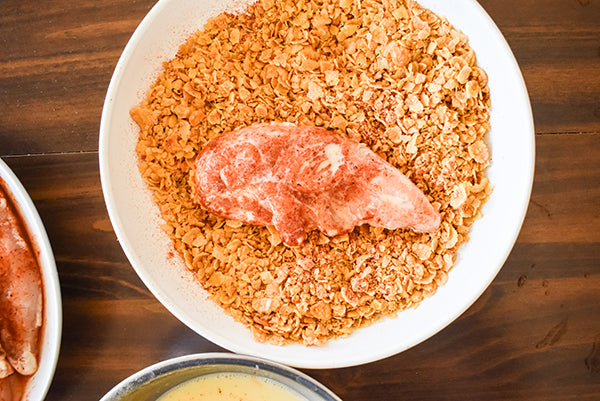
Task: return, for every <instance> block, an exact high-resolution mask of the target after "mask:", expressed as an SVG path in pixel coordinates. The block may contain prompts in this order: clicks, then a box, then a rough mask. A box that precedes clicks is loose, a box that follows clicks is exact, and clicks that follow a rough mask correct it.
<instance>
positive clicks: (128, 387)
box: [100, 352, 342, 401]
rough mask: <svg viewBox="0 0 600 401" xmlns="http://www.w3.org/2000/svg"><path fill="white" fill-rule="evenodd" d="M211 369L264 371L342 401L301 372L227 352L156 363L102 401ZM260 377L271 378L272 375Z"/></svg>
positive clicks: (325, 399)
mask: <svg viewBox="0 0 600 401" xmlns="http://www.w3.org/2000/svg"><path fill="white" fill-rule="evenodd" d="M208 365H216V366H220V365H227V366H238V367H244V368H252V369H253V370H255V369H256V370H262V371H265V372H268V373H271V374H275V375H278V376H282V377H284V378H287V379H290V380H292V381H294V382H296V383H298V384H299V385H301V386H303V387H306V388H309V389H310V390H311V391H313V392H315V393H316V394H317V395H319V396H321V397H322V398H323V401H342V400H341V399H340V398H339V397H338V396H337V395H336V394H335V393H333V391H331V390H330V389H329V388H328V387H326V386H325V385H324V384H322V383H321V382H319V381H318V380H316V379H314V378H312V377H311V376H309V375H307V374H305V373H303V372H301V371H299V370H297V369H294V368H292V367H289V366H286V365H284V364H281V363H278V362H274V361H270V360H267V359H263V358H259V357H255V356H251V355H241V354H234V353H227V352H207V353H195V354H189V355H182V356H177V357H173V358H169V359H166V360H164V361H160V362H157V363H154V364H152V365H150V366H147V367H145V368H143V369H141V370H139V371H137V372H135V373H133V374H131V375H130V376H129V377H127V378H125V379H124V380H122V381H121V382H119V383H118V384H117V385H115V386H114V387H113V388H112V389H110V390H109V391H108V392H107V393H106V394H105V395H104V396H103V397H102V398H101V399H100V401H119V400H121V398H122V397H124V396H125V397H126V396H127V394H128V393H129V392H130V391H132V390H133V389H134V388H136V387H138V386H141V385H144V384H145V383H147V382H150V381H152V380H155V379H158V378H160V377H161V376H163V375H168V374H170V373H172V372H175V371H177V370H180V369H186V368H190V367H198V366H208ZM221 372H222V373H228V370H226V369H223V370H222V371H221ZM221 372H215V373H221ZM211 373H213V372H211ZM211 373H207V374H211ZM202 376H203V375H202V374H199V375H197V376H195V377H202ZM260 376H262V377H268V375H260ZM188 380H193V378H191V379H186V380H184V381H183V382H185V381H188ZM274 380H276V379H274ZM282 384H283V383H282ZM175 386H176V385H175ZM175 386H173V387H175Z"/></svg>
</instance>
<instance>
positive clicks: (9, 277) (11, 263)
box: [0, 188, 42, 385]
mask: <svg viewBox="0 0 600 401" xmlns="http://www.w3.org/2000/svg"><path fill="white" fill-rule="evenodd" d="M25 238H26V234H25V232H24V230H23V229H22V226H21V224H20V222H19V220H18V219H17V216H16V214H15V212H14V211H13V210H12V209H11V207H10V204H9V202H8V199H7V198H5V197H4V195H3V194H2V191H1V188H0V377H2V376H8V375H10V374H11V373H12V369H13V368H14V370H15V371H17V372H18V373H20V374H22V375H25V376H28V375H31V374H33V373H35V371H36V370H37V366H38V360H37V354H38V337H39V331H40V326H41V325H42V280H41V273H40V269H39V266H38V264H37V259H36V258H35V255H34V254H33V252H32V250H31V247H30V245H29V243H28V241H27V240H26V239H25ZM0 385H3V382H2V381H0Z"/></svg>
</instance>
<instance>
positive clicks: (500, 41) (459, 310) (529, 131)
mask: <svg viewBox="0 0 600 401" xmlns="http://www.w3.org/2000/svg"><path fill="white" fill-rule="evenodd" d="M170 2H171V0H159V1H158V2H157V3H156V4H155V6H154V7H153V8H152V9H151V10H150V12H149V13H148V14H147V15H146V16H145V17H144V19H143V20H142V22H141V23H140V25H139V26H138V28H137V29H136V30H135V32H134V33H133V35H132V36H131V39H130V41H129V42H128V43H127V45H126V47H125V49H124V51H123V53H122V55H121V57H120V59H119V62H118V63H117V67H116V68H115V71H114V74H113V77H112V79H111V82H110V85H109V88H108V91H107V95H106V99H105V103H104V108H103V112H102V120H101V125H100V141H99V144H100V148H99V150H100V151H99V159H100V160H99V162H100V173H101V182H102V188H103V193H104V198H105V202H106V206H107V209H108V213H109V216H110V220H111V222H112V224H113V227H114V229H115V232H116V234H117V236H118V238H119V241H120V243H121V246H122V248H123V250H124V252H125V254H126V255H127V257H128V259H129V261H130V262H131V264H132V266H133V268H134V269H135V270H136V272H137V273H138V276H139V277H140V278H141V280H142V281H143V282H144V284H145V285H146V286H147V287H148V288H149V289H150V291H151V292H152V293H153V294H154V295H155V296H156V297H157V298H158V300H159V301H160V302H161V303H162V304H163V305H164V306H165V307H166V308H167V309H168V310H169V311H170V312H171V313H172V314H173V315H174V316H175V317H177V318H178V319H179V320H180V321H181V322H183V323H184V324H186V325H187V326H188V327H190V328H192V329H193V330H194V331H195V332H197V333H198V334H200V335H202V336H203V337H205V338H207V339H208V340H210V341H212V342H214V343H215V344H217V345H220V346H223V347H224V348H227V349H228V350H231V351H234V352H238V353H248V352H249V351H248V349H246V348H245V347H244V346H242V345H239V344H237V343H235V342H233V341H230V339H228V338H224V337H223V336H221V335H218V334H216V333H215V332H213V331H212V330H209V329H208V328H198V324H197V323H196V322H194V321H193V319H192V318H190V317H188V316H186V315H185V313H183V312H182V311H180V310H178V308H177V306H176V305H174V304H173V303H172V302H171V301H169V299H167V298H168V297H167V294H164V293H163V291H162V290H161V289H160V288H159V286H158V283H156V282H155V281H154V280H153V279H152V278H150V277H148V275H145V274H143V272H142V271H141V270H140V268H141V267H140V266H137V262H138V260H137V255H136V252H135V249H133V247H132V245H131V242H130V240H129V239H128V237H127V235H126V233H125V229H124V227H123V222H122V220H121V217H120V216H119V212H118V207H117V205H116V201H115V199H114V196H113V194H111V193H110V190H111V185H112V184H111V177H110V174H109V165H108V158H107V152H108V150H107V149H108V127H109V126H110V125H111V122H112V121H111V119H112V117H113V116H112V113H113V105H114V99H115V97H116V96H117V91H116V90H117V88H118V87H119V84H120V83H121V80H122V79H123V76H122V75H123V70H124V68H125V66H126V63H127V62H128V59H129V58H130V57H131V56H132V54H133V53H134V51H135V49H136V47H137V46H138V44H139V41H140V40H141V38H142V37H143V35H144V33H146V30H148V29H149V28H150V27H151V25H152V21H153V19H154V18H155V17H156V16H157V15H158V14H160V12H162V11H163V9H164V8H166V7H168V6H169V3H170ZM419 3H435V0H424V1H419ZM460 3H461V4H462V5H463V6H464V7H469V11H471V12H472V13H473V14H474V15H476V16H477V18H479V19H480V20H481V24H483V25H485V28H486V29H488V30H489V32H490V35H492V36H493V40H494V41H495V43H494V45H496V46H497V47H498V51H499V52H500V53H501V54H502V55H503V56H504V57H506V60H505V61H506V63H507V64H508V65H509V68H510V71H509V73H510V74H512V75H511V76H512V77H513V78H514V82H515V86H516V87H517V89H518V95H519V99H518V101H519V102H521V103H522V110H521V112H522V113H523V118H525V119H526V120H527V123H526V124H524V125H523V126H520V127H521V128H522V131H523V132H524V134H526V135H527V137H526V138H524V145H525V149H524V150H523V152H524V154H526V155H527V158H526V160H524V167H525V170H524V172H522V177H521V179H522V182H523V183H524V184H523V186H522V189H523V191H522V192H520V193H519V194H516V195H515V198H518V200H517V202H516V203H518V204H519V206H520V208H519V210H518V212H515V218H514V220H513V221H511V232H510V235H507V236H506V238H505V241H504V242H503V246H504V248H503V249H502V252H501V254H498V255H497V256H496V259H494V261H493V262H494V263H493V264H494V265H495V266H494V268H487V271H486V275H485V277H484V278H483V279H482V280H481V281H480V282H478V284H480V287H479V288H478V290H477V291H476V292H475V291H473V292H472V294H470V295H472V296H470V298H469V299H463V300H461V303H460V304H459V305H458V306H456V307H454V308H453V309H452V313H451V314H449V315H447V316H444V317H443V318H441V319H439V321H437V322H436V323H435V325H433V326H432V327H431V328H430V330H429V331H428V332H427V333H423V334H421V335H420V336H419V337H417V338H415V340H414V341H413V342H412V343H411V344H408V345H403V346H397V347H396V348H390V347H388V348H385V349H380V350H378V351H375V352H371V353H370V354H369V355H367V356H365V355H361V354H360V353H351V355H347V357H344V359H343V360H328V359H321V360H315V359H310V358H305V357H295V358H292V359H290V358H287V357H283V356H281V355H279V354H278V355H269V358H270V359H272V360H276V361H279V362H281V363H286V364H290V365H293V366H296V367H302V368H313V369H324V368H340V367H348V366H356V365H360V364H363V363H369V362H373V361H376V360H380V359H383V358H386V357H389V356H392V355H395V354H398V353H400V352H403V351H405V350H407V349H410V348H412V347H413V346H415V345H418V344H420V343H422V342H423V341H425V340H427V339H428V338H431V337H432V336H434V335H435V334H437V333H438V332H439V331H441V330H442V329H444V328H445V327H446V326H448V325H449V324H450V323H452V322H453V321H455V320H456V319H457V318H458V317H460V316H461V315H462V314H463V313H464V312H465V311H466V310H467V309H469V307H471V305H472V304H473V303H474V302H475V301H477V299H479V298H480V296H481V294H483V292H484V291H485V290H486V289H487V288H488V287H489V285H490V284H491V282H492V281H493V280H494V278H495V277H496V276H497V274H498V272H499V271H500V269H501V268H502V266H503V265H504V263H505V262H506V259H507V258H508V256H509V254H510V252H511V251H512V249H513V247H514V244H515V242H516V240H517V237H518V235H519V232H520V230H521V228H522V225H523V222H524V219H525V216H526V212H527V206H528V202H529V198H530V196H531V190H532V187H533V177H534V169H535V168H534V167H535V130H534V123H533V116H532V112H531V105H530V101H529V96H528V93H527V88H526V86H525V82H524V80H523V76H522V73H521V71H520V69H519V67H518V64H517V62H516V59H515V57H514V54H513V53H512V51H511V49H510V47H509V45H508V43H507V42H506V40H505V38H504V37H503V35H502V33H501V32H500V30H499V29H498V27H497V26H496V24H495V23H494V22H493V20H492V19H491V18H490V16H489V15H488V14H487V12H486V11H485V10H484V9H483V7H482V6H481V5H480V4H479V3H478V2H477V1H475V0H461V1H460ZM422 5H423V6H424V7H427V8H429V9H431V10H432V11H434V12H436V14H438V15H440V13H438V12H437V11H436V10H435V9H434V7H428V5H427V4H422ZM451 23H452V24H453V25H454V26H456V27H457V28H459V29H461V28H462V27H461V26H457V25H455V23H454V22H453V21H452V20H451ZM492 107H493V105H492ZM492 163H493V161H492ZM491 183H492V184H494V183H493V182H491ZM492 196H493V195H492ZM485 206H486V205H484V207H485ZM477 223H478V222H477V221H476V222H475V223H474V226H475V225H477ZM459 254H460V249H459ZM443 287H444V286H442V287H441V288H443ZM438 291H440V289H438ZM402 313H405V312H402ZM332 341H333V340H332Z"/></svg>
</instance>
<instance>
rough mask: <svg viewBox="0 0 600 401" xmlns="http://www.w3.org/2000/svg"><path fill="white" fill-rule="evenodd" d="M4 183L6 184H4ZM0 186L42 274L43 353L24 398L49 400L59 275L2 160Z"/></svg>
mask: <svg viewBox="0 0 600 401" xmlns="http://www.w3.org/2000/svg"><path fill="white" fill-rule="evenodd" d="M2 182H4V183H5V185H2ZM0 185H2V187H3V188H4V189H5V190H6V191H7V192H8V195H9V196H10V198H12V201H13V202H14V204H15V206H16V209H17V211H18V213H19V214H20V215H21V217H22V219H23V221H24V224H25V227H26V228H27V232H28V234H29V235H30V239H31V243H32V244H33V246H34V248H35V250H36V252H37V255H38V262H39V264H40V270H41V272H42V285H43V296H44V304H43V308H44V320H43V325H42V333H41V353H40V359H39V366H38V370H37V372H36V373H35V374H34V375H33V376H32V377H31V379H30V380H29V381H28V382H27V386H26V388H25V396H24V398H23V399H26V400H28V401H41V400H43V399H44V398H45V397H46V393H47V392H48V389H49V388H50V383H52V378H53V377H54V371H55V369H56V363H57V361H58V354H59V351H60V340H61V332H62V302H61V295H60V285H59V282H58V272H57V271H56V263H55V261H54V254H53V253H52V248H51V247H50V242H49V241H48V235H47V234H46V230H45V229H44V225H43V223H42V220H41V219H40V216H39V214H38V212H37V210H36V208H35V206H34V204H33V202H32V201H31V198H30V197H29V195H28V194H27V191H26V190H25V188H23V185H21V183H20V182H19V180H18V178H17V177H16V176H15V174H14V173H13V172H12V171H11V169H10V168H9V167H8V166H7V165H6V164H5V163H4V161H2V159H0Z"/></svg>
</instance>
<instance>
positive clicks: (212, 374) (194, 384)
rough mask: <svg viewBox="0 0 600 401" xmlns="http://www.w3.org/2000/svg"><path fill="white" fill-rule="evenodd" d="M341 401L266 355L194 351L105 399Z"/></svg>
mask: <svg viewBox="0 0 600 401" xmlns="http://www.w3.org/2000/svg"><path fill="white" fill-rule="evenodd" d="M181 400H186V401H204V400H210V401H233V400H245V401H268V400H278V401H341V399H340V398H339V397H337V396H336V395H335V394H334V393H333V392H331V390H329V389H328V388H326V387H325V386H323V385H322V384H320V383H319V382H317V381H316V380H314V379H312V378H311V377H309V376H307V375H305V374H304V373H302V372H299V371H297V370H295V369H292V368H289V367H287V366H284V365H281V364H278V363H275V362H270V361H267V360H264V359H261V358H256V357H251V356H243V355H236V354H228V353H206V354H193V355H187V356H182V357H177V358H173V359H169V360H166V361H163V362H159V363H157V364H154V365H152V366H149V367H147V368H145V369H143V370H141V371H139V372H137V373H135V374H133V375H132V376H130V377H128V378H127V379H125V380H123V381H122V382H121V383H119V384H118V385H116V386H115V387H114V388H113V389H112V390H110V391H109V392H108V393H107V394H106V395H105V396H104V397H103V398H102V399H101V400H100V401H181Z"/></svg>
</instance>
